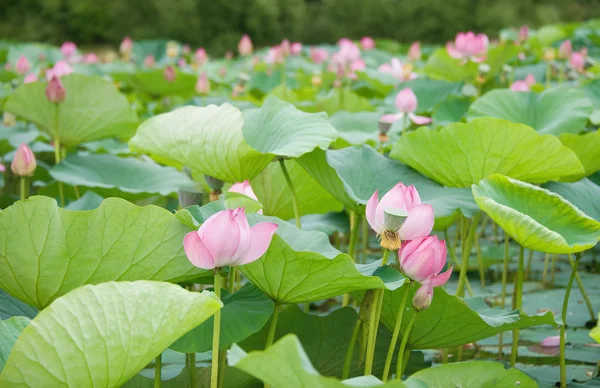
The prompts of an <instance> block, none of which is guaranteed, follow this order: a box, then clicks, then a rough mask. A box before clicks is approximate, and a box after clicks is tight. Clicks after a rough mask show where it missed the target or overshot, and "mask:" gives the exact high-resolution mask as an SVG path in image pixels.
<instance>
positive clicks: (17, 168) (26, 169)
mask: <svg viewBox="0 0 600 388" xmlns="http://www.w3.org/2000/svg"><path fill="white" fill-rule="evenodd" d="M36 167H37V164H36V161H35V155H34V154H33V151H32V150H31V148H29V146H28V145H27V144H25V143H21V145H20V146H19V147H18V148H17V151H16V152H15V156H14V158H13V161H12V163H11V164H10V169H11V170H12V172H13V174H15V175H18V176H29V175H32V174H33V172H34V171H35V169H36Z"/></svg>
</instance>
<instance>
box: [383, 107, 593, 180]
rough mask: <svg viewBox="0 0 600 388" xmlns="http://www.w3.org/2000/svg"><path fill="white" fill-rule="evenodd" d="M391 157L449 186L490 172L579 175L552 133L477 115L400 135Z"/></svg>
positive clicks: (526, 175)
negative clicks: (443, 125)
mask: <svg viewBox="0 0 600 388" xmlns="http://www.w3.org/2000/svg"><path fill="white" fill-rule="evenodd" d="M390 156H391V157H393V158H396V159H399V160H401V161H402V162H403V163H406V164H408V165H409V166H411V167H412V168H414V169H416V170H417V171H419V172H420V173H422V174H423V175H425V176H427V177H429V178H431V179H433V180H435V181H437V182H439V183H441V184H443V185H445V186H450V187H469V186H470V185H472V184H475V183H478V182H479V181H480V180H481V179H483V178H486V177H487V176H489V175H492V174H494V173H499V174H504V175H507V176H510V177H513V178H516V179H520V180H523V181H526V182H531V183H545V182H547V181H550V180H559V179H560V178H561V177H564V176H568V175H573V174H580V173H583V167H582V166H581V163H580V162H579V160H578V159H577V156H576V155H575V154H574V153H573V151H571V150H570V149H569V148H567V147H565V146H564V145H563V144H562V143H561V142H560V141H559V140H558V139H557V138H555V137H554V136H551V135H540V134H538V133H537V132H536V131H535V130H533V129H532V128H530V127H528V126H526V125H523V124H515V123H511V122H509V121H506V120H501V119H493V118H481V119H477V120H473V121H471V122H470V123H468V124H464V123H455V124H450V125H448V126H447V127H444V128H442V129H440V130H437V131H434V130H430V129H428V128H425V127H422V128H420V129H418V130H416V131H415V132H413V133H409V134H408V135H406V136H402V137H401V139H400V141H399V142H398V143H396V144H395V145H394V148H393V149H392V152H391V154H390Z"/></svg>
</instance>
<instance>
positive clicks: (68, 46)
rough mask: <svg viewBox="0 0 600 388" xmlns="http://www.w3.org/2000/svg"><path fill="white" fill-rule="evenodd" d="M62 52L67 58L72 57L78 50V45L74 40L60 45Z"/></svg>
mask: <svg viewBox="0 0 600 388" xmlns="http://www.w3.org/2000/svg"><path fill="white" fill-rule="evenodd" d="M60 52H61V53H62V55H64V56H65V57H66V58H69V57H72V56H73V55H75V53H76V52H77V45H76V44H75V43H73V42H65V43H63V44H62V46H60Z"/></svg>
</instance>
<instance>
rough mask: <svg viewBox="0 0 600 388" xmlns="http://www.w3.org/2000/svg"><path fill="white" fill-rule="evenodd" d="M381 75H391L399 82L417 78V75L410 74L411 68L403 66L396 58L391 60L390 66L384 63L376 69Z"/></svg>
mask: <svg viewBox="0 0 600 388" xmlns="http://www.w3.org/2000/svg"><path fill="white" fill-rule="evenodd" d="M377 70H379V71H380V72H382V73H387V74H391V75H392V76H393V77H394V78H396V79H397V80H398V81H400V82H404V81H408V80H411V79H415V78H417V74H415V73H414V72H412V71H411V70H412V66H411V65H407V66H404V65H403V64H402V62H400V60H399V59H398V58H392V62H391V64H389V63H384V64H383V65H381V66H379V68H378V69H377Z"/></svg>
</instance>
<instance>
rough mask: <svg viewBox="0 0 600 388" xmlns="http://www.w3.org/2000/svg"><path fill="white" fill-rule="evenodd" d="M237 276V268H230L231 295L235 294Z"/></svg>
mask: <svg viewBox="0 0 600 388" xmlns="http://www.w3.org/2000/svg"><path fill="white" fill-rule="evenodd" d="M236 274H237V266H235V265H234V266H232V267H229V293H230V294H233V293H234V292H235V279H236Z"/></svg>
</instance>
